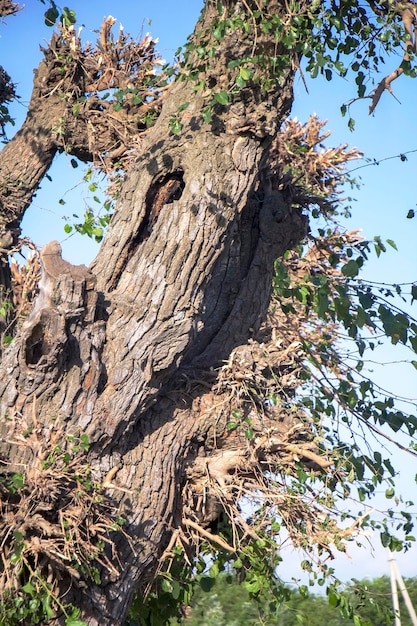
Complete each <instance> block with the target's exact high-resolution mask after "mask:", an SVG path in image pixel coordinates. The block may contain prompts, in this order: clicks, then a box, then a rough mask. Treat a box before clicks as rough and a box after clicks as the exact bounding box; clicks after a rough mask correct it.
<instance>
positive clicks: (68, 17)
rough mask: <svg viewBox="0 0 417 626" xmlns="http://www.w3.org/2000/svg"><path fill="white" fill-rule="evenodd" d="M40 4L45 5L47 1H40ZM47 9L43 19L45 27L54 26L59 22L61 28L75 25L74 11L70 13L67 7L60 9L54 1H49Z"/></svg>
mask: <svg viewBox="0 0 417 626" xmlns="http://www.w3.org/2000/svg"><path fill="white" fill-rule="evenodd" d="M40 2H42V4H47V0H40ZM48 4H49V9H47V10H46V11H45V14H44V19H45V24H46V26H55V24H56V23H57V22H58V21H59V22H60V23H61V24H62V25H63V26H67V27H68V26H72V25H73V24H75V23H76V21H77V20H76V16H75V11H72V10H71V9H69V8H68V7H63V8H62V9H61V8H60V7H59V5H57V4H56V2H54V0H49V1H48Z"/></svg>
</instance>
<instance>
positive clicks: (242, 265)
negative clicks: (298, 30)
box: [0, 2, 306, 625]
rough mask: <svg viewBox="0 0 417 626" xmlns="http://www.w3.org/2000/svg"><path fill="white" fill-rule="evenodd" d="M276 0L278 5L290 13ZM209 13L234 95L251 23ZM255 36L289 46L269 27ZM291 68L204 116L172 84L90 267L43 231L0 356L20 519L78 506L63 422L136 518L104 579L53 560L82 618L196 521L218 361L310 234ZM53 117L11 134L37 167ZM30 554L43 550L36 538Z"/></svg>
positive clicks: (49, 145) (125, 593) (114, 620)
mask: <svg viewBox="0 0 417 626" xmlns="http://www.w3.org/2000/svg"><path fill="white" fill-rule="evenodd" d="M235 4H236V7H237V8H239V9H241V8H242V7H241V6H240V3H239V2H236V3H235ZM243 4H244V5H246V3H242V6H243ZM270 4H271V7H270V12H272V13H273V12H279V11H282V10H283V9H282V5H281V4H280V3H277V4H275V3H270ZM216 16H217V9H216V7H215V6H212V4H211V3H209V4H208V5H207V7H206V11H205V13H204V17H203V19H202V21H200V23H199V24H198V25H197V28H196V34H195V37H197V38H198V37H203V36H204V37H206V38H208V41H209V43H208V44H207V45H208V46H209V45H212V44H213V43H214V45H215V47H216V55H215V57H214V58H213V59H212V60H211V65H210V67H209V68H208V69H207V70H206V76H205V78H206V81H207V83H208V85H209V88H210V89H211V90H212V91H213V93H214V92H218V93H219V92H223V91H225V92H231V91H232V85H231V84H230V81H231V80H232V78H231V75H232V72H231V70H229V69H228V63H229V61H230V60H232V59H238V58H244V57H246V56H249V55H250V54H251V53H252V45H253V43H252V42H251V41H246V40H245V38H244V37H242V31H241V30H231V31H230V32H229V33H226V34H225V35H224V37H223V38H222V39H221V40H220V41H219V40H214V39H211V40H210V37H212V35H211V24H212V22H213V20H214V18H215V17H216ZM257 45H258V46H263V49H264V52H265V53H266V54H272V53H274V54H275V55H277V54H279V50H276V49H275V50H274V49H273V44H269V43H268V41H267V40H265V41H264V42H262V41H261V40H259V41H258V44H257ZM269 46H271V48H270V47H269ZM191 54H194V53H191ZM292 81H293V67H292V65H291V63H290V62H287V63H286V64H285V67H283V69H282V71H281V76H280V87H279V88H276V89H274V90H270V91H269V92H265V93H261V87H260V86H259V84H251V85H250V88H249V89H241V90H236V94H235V95H234V96H233V97H232V99H231V101H230V102H229V103H226V105H222V104H221V103H220V104H216V105H215V106H214V109H213V115H212V120H211V121H210V122H209V123H205V122H204V121H203V118H202V112H203V109H204V107H205V106H206V105H207V98H206V99H205V98H204V95H203V96H201V95H199V94H200V92H198V91H197V92H196V91H195V89H194V86H195V83H194V82H193V81H191V80H189V81H187V80H182V81H177V82H175V83H174V84H173V85H172V86H171V87H170V89H169V91H168V93H167V95H166V97H165V100H164V103H163V107H162V110H161V113H160V115H159V117H158V119H157V121H156V123H155V125H154V126H153V127H151V128H150V129H149V130H148V131H147V132H146V134H144V135H143V137H142V145H141V156H140V157H139V158H138V159H137V161H136V163H135V165H134V168H133V171H132V172H131V174H130V176H129V178H128V180H127V181H126V182H125V184H124V186H123V188H122V191H121V194H120V198H119V200H118V204H117V210H116V212H115V215H114V217H113V219H112V221H111V224H110V227H109V230H108V233H107V235H106V238H105V241H104V243H103V245H102V247H101V249H100V252H99V254H98V256H97V258H96V259H95V261H94V262H93V264H92V266H91V268H90V270H89V271H87V270H86V269H85V268H83V267H74V266H70V265H69V264H66V263H65V262H64V261H62V259H61V257H60V253H59V247H58V246H57V245H56V244H53V243H51V244H48V246H46V247H45V249H44V250H43V253H42V263H43V275H42V281H41V285H40V295H39V296H38V299H37V301H36V303H35V306H34V309H33V311H32V313H31V314H30V316H29V318H28V319H27V320H26V321H25V322H24V323H23V324H22V325H21V326H20V329H19V332H18V334H17V336H16V337H15V338H14V340H13V342H12V343H11V345H10V347H8V348H7V349H5V351H4V353H3V358H2V363H1V368H0V406H1V415H2V416H3V418H4V419H2V422H1V424H0V428H1V444H0V454H1V462H2V467H3V469H2V471H3V472H5V473H7V475H9V476H13V475H16V474H18V473H22V474H24V475H25V477H26V478H25V479H26V481H30V480H34V483H33V484H36V485H37V487H36V489H37V491H36V489H35V491H36V493H35V494H34V498H35V499H34V500H32V505H33V507H34V508H33V509H32V511H35V513H34V514H33V518H32V519H28V518H26V519H24V520H21V526H20V527H19V528H20V532H21V533H22V535H23V536H24V539H26V545H27V543H28V542H29V543H30V537H32V544H33V536H34V535H36V536H37V537H38V543H39V541H41V539H40V537H41V538H45V537H47V538H49V540H50V541H51V542H52V539H53V537H54V532H55V531H54V530H53V528H52V526H53V524H54V521H55V522H56V520H58V519H59V520H62V519H64V518H65V515H66V509H65V507H67V513H68V515H69V508H70V504H71V506H75V504H74V501H72V500H71V502H70V496H69V495H68V493H67V492H66V491H65V488H64V486H63V484H61V483H60V482H59V476H57V475H56V474H55V475H54V471H55V470H54V469H53V468H54V458H55V457H58V456H59V454H60V450H61V448H62V449H65V446H66V445H68V444H67V443H65V442H68V436H73V437H74V438H75V439H76V440H77V441H79V440H81V441H82V440H83V439H82V438H83V436H85V435H86V436H87V437H88V441H89V448H88V453H87V454H86V456H85V457H83V463H84V464H85V465H88V466H89V467H91V468H92V480H94V481H95V482H97V483H101V484H102V485H104V487H107V491H106V492H105V493H106V498H108V499H109V502H110V503H111V504H109V507H112V510H113V511H117V514H118V515H119V516H120V517H123V518H124V519H125V520H126V523H125V524H124V525H123V527H122V529H121V530H120V529H119V530H117V529H116V530H114V532H113V533H111V536H110V538H109V540H108V543H107V545H106V546H105V550H104V555H103V556H102V557H101V560H100V559H99V561H98V565H97V567H98V569H99V570H100V571H99V575H100V577H101V582H100V581H99V580H97V579H96V580H95V581H94V579H91V578H88V577H84V580H82V579H83V576H81V580H80V575H79V571H78V573H77V571H76V568H75V569H74V568H71V567H69V566H68V568H67V569H65V568H64V567H63V568H62V570H61V582H60V583H59V584H60V585H61V591H60V592H61V593H64V591H65V592H66V595H65V600H64V603H67V602H68V603H69V602H73V603H74V605H75V606H78V607H80V608H81V615H80V618H81V619H83V620H85V621H86V622H87V624H89V625H93V624H101V625H103V624H120V623H122V622H123V619H124V616H125V614H126V610H127V607H128V605H129V602H130V601H131V598H132V594H133V593H134V592H135V591H136V590H138V589H139V590H142V591H143V590H144V589H145V588H146V587H147V585H148V583H149V581H150V580H151V579H152V577H153V576H154V574H155V571H156V569H157V567H158V563H159V559H160V557H161V555H162V553H163V552H164V550H165V549H166V548H167V545H168V544H169V541H170V538H171V536H172V534H173V532H174V530H175V529H177V528H179V527H181V524H182V523H183V520H184V519H185V518H186V517H187V515H186V512H185V510H184V508H185V506H189V504H190V503H189V502H186V501H185V500H186V499H185V495H184V494H185V486H186V484H187V476H189V475H190V471H191V472H192V468H193V466H194V465H195V464H198V463H201V459H202V458H203V459H206V460H207V461H208V460H209V459H210V455H213V457H214V456H215V455H216V454H218V451H217V450H216V448H215V446H214V445H213V429H214V428H218V429H219V432H221V430H222V428H224V424H221V423H220V424H219V421H220V418H219V415H218V413H216V411H215V410H212V409H213V407H212V404H213V399H212V394H211V386H212V385H213V384H214V381H215V375H214V368H216V367H218V366H221V365H222V363H223V362H224V360H226V359H228V357H229V355H230V353H231V351H232V350H233V349H234V348H236V347H237V346H240V345H242V344H244V343H245V342H247V340H248V339H249V338H250V337H251V336H253V334H254V333H255V332H256V330H257V329H258V328H259V326H260V324H261V322H262V321H263V319H264V317H265V313H266V311H267V307H268V303H269V300H270V291H271V276H272V270H273V262H274V260H275V259H276V258H277V257H279V256H280V255H281V254H283V252H284V251H285V250H287V249H288V248H290V247H291V246H294V245H295V244H296V243H297V242H299V241H300V240H301V238H302V237H303V236H304V235H305V233H306V220H305V218H304V217H303V216H302V215H301V214H300V211H299V210H298V209H296V208H293V207H292V199H291V194H290V191H291V190H290V188H288V189H286V188H285V187H284V186H283V185H282V184H281V182H282V181H281V178H282V172H280V171H279V168H277V163H276V154H275V156H274V155H273V154H272V152H271V150H272V146H273V139H274V137H275V136H276V135H277V133H279V129H280V125H281V123H282V121H283V120H284V119H285V117H286V116H287V115H288V113H289V111H290V107H291V103H292ZM51 97H52V96H51ZM184 103H189V105H188V107H187V108H185V109H183V110H181V105H183V104H184ZM57 106H58V105H57ZM179 111H180V112H179ZM52 113H53V110H52V109H51V108H49V113H48V115H49V117H51V116H52ZM173 118H174V119H178V120H179V121H180V122H181V124H182V129H181V131H180V132H179V133H177V134H174V133H172V132H170V121H171V120H172V119H173ZM37 119H39V118H37ZM32 123H33V122H32ZM51 125H52V123H51V121H48V122H45V132H44V133H40V134H39V133H38V141H39V146H38V147H37V146H36V145H34V143H33V142H28V141H27V139H26V138H25V137H21V138H20V140H21V143H20V144H18V143H17V142H18V141H19V137H17V140H16V146H18V145H20V150H22V151H23V150H26V151H29V152H30V154H28V155H27V157H26V156H25V155H24V153H23V152H22V156H21V157H19V158H18V160H19V162H21V163H26V164H27V163H32V162H33V163H35V161H36V157H37V163H38V164H37V165H36V163H35V165H34V166H33V167H35V166H36V167H39V168H41V169H42V168H45V160H48V159H49V161H48V162H50V160H51V158H52V156H53V154H54V152H55V150H56V148H55V147H54V145H53V142H51V141H50V139H49V138H48V132H47V131H48V128H51ZM41 144H42V145H41ZM43 144H45V146H46V148H45V150H43V147H42V146H43ZM40 150H42V157H39V154H40V152H39V151H40ZM15 154H19V152H17V153H16V152H15ZM48 155H49V156H48ZM47 156H48V159H47ZM7 157H8V158H12V156H11V155H7ZM3 158H5V157H3ZM30 167H31V168H32V165H31V166H30ZM19 176H20V177H22V176H23V178H24V177H25V174H24V173H23V174H19ZM25 180H26V179H25ZM32 191H33V190H32ZM3 201H4V205H5V207H6V204H7V198H4V199H3ZM24 205H25V200H23V201H22V203H21V205H20V206H21V207H23V209H22V210H21V211H20V213H19V212H18V210H17V209H16V210H14V209H13V210H11V213H10V215H11V217H10V216H9V217H8V215H7V208H5V209H4V213H3V224H4V228H5V229H6V230H7V228H8V227H11V226H12V227H13V228H16V225H17V222H19V221H20V219H21V216H22V214H23V210H24V208H26V206H24ZM210 433H211V434H210ZM209 442H210V443H209ZM233 445H234V447H235V448H236V442H235V443H234V444H233ZM227 446H228V444H227V442H225V443H224V447H223V451H225V450H227ZM51 453H52V454H55V457H53V458H52V457H51V456H50V455H51ZM190 468H191V469H190ZM48 471H49V474H48ZM77 471H78V470H77ZM227 471H230V466H228V468H227ZM42 472H43V474H42ZM81 473H82V472H81ZM35 475H36V480H35V479H34V476H35ZM62 475H63V477H64V478H65V472H64V471H63V472H62ZM77 475H78V474H77ZM42 477H43V478H42ZM42 480H44V481H45V482H44V484H43V483H42ZM48 480H49V481H50V482H49V483H48ZM63 480H64V479H63ZM54 481H55V482H54ZM64 482H65V481H64ZM69 482H71V481H69ZM45 485H47V486H46V487H45ZM78 487H80V484H78ZM74 489H75V490H76V489H77V487H76V486H75V487H74ZM32 496H33V494H32ZM28 497H29V496H28ZM81 500H82V499H80V501H79V502H78V505H79V507H80V510H82V501H81ZM69 502H70V504H69ZM35 504H36V507H35ZM35 509H36V510H35ZM80 515H81V514H80ZM83 515H86V513H85V511H84V513H83ZM100 515H104V513H100V511H99V512H98V513H97V517H96V518H95V522H94V523H96V525H97V527H98V526H99V525H100V519H101V518H100ZM60 516H61V517H60ZM83 519H84V517H82V516H81V517H80V520H79V522H78V523H79V524H80V525H82V523H83ZM103 519H104V518H103ZM201 523H202V524H203V520H202V521H201ZM42 524H43V526H42ZM48 525H49V526H48ZM93 525H94V524H93ZM39 528H42V529H43V531H42V532H41V531H40V530H39ZM48 528H49V530H48ZM90 528H91V527H90ZM107 530H108V529H107ZM100 532H101V533H102V535H104V531H103V529H102V530H101V531H100ZM48 533H49V534H48ZM42 540H43V539H42ZM75 541H77V540H75ZM78 541H79V545H80V546H81V542H82V539H81V538H79V539H78ZM41 543H42V542H41ZM74 545H77V543H76V542H75V544H74ZM31 554H32V557H31V558H32V559H34V560H36V558H35V557H34V556H33V555H34V554H36V550H35V549H34V548H33V545H32V552H31ZM105 555H107V556H105ZM61 556H62V555H61ZM41 558H44V559H45V562H46V561H47V562H48V563H49V568H50V569H51V568H52V569H51V571H52V570H53V568H54V567H55V566H56V568H57V569H59V566H58V565H57V563H56V561H58V560H59V558H60V557H59V555H58V552H57V551H56V552H55V553H54V554H53V551H52V548H51V551H50V552H49V553H48V549H47V547H44V548H41V547H40V548H39V553H38V559H39V561H38V563H37V565H39V562H40V560H41ZM106 559H108V560H106ZM110 563H111V565H110ZM34 564H35V563H33V565H34ZM51 564H52V565H51ZM64 565H65V563H64ZM47 573H48V572H47ZM57 619H58V621H59V620H60V619H61V618H59V617H58V618H57ZM62 620H63V617H62Z"/></svg>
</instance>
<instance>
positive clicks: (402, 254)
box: [0, 0, 417, 577]
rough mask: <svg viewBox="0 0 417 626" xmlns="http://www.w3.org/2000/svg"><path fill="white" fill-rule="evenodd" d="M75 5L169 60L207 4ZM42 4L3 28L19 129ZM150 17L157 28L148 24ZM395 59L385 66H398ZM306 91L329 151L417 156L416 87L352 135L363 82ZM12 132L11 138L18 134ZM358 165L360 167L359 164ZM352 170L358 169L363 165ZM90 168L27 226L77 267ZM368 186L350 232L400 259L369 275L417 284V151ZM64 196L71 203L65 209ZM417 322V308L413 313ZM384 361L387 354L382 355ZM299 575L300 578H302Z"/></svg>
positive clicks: (83, 16) (394, 379)
mask: <svg viewBox="0 0 417 626" xmlns="http://www.w3.org/2000/svg"><path fill="white" fill-rule="evenodd" d="M69 5H70V8H72V9H74V10H75V11H76V13H77V19H78V22H79V23H81V24H84V25H85V28H84V36H85V37H86V38H87V39H89V40H93V41H94V40H95V38H96V35H95V33H94V32H93V30H94V29H97V28H99V26H100V23H101V20H102V18H103V17H104V16H107V15H114V16H115V17H117V18H118V19H119V20H120V22H121V23H122V24H123V26H124V27H125V30H126V31H127V32H129V33H130V34H131V35H132V36H140V35H141V33H145V32H147V31H151V33H152V34H153V36H155V37H159V50H160V51H161V54H162V56H163V57H164V58H166V59H170V58H171V57H172V55H173V53H174V51H175V50H176V48H177V47H178V46H179V45H181V44H182V43H184V41H185V38H186V36H187V34H188V33H189V32H191V31H192V29H193V26H194V23H195V20H196V18H197V17H198V14H199V11H200V8H201V6H202V1H201V0H200V1H197V0H176V2H175V3H173V2H172V1H171V0H142V1H141V2H132V1H131V0H119V1H118V2H114V1H112V0H87V1H86V0H83V2H81V1H80V0H71V2H69ZM44 10H45V7H44V5H42V4H41V3H40V2H39V1H37V0H28V1H27V6H26V8H25V9H24V10H23V11H22V12H21V13H20V14H18V15H17V16H15V17H10V18H8V19H7V20H6V24H2V25H0V49H1V60H2V63H3V64H4V66H5V68H6V70H7V71H8V72H9V74H10V75H11V76H12V78H13V80H14V81H15V82H16V83H18V89H17V90H18V93H19V94H20V95H21V101H20V103H19V104H17V105H16V106H15V107H14V110H13V113H14V116H15V117H16V119H17V125H16V129H17V128H18V127H19V124H20V123H21V121H22V120H23V119H24V115H25V111H26V109H25V106H26V104H27V101H28V99H29V97H30V89H31V83H32V76H33V74H32V70H33V68H34V67H35V66H36V65H37V64H38V62H39V61H40V59H41V53H40V51H39V44H42V43H43V42H45V41H47V40H48V39H49V38H50V36H51V29H49V28H47V27H46V26H44V25H43V17H42V16H43V11H44ZM148 19H151V24H149V23H148ZM394 66H395V60H394V59H392V60H391V61H389V62H388V63H387V65H386V68H387V70H388V69H393V68H394ZM308 88H309V93H306V91H305V88H304V85H303V83H302V81H301V80H300V79H297V80H296V83H295V104H294V108H293V113H292V114H293V116H297V117H298V119H300V120H301V121H306V120H307V118H308V117H309V115H310V114H312V113H314V112H315V113H317V114H318V116H319V117H320V118H321V119H327V120H328V128H329V129H330V130H331V131H332V136H331V138H330V140H328V142H327V143H328V144H332V145H338V144H344V143H349V144H350V145H355V146H357V147H358V148H360V149H361V150H362V151H363V152H364V153H365V156H366V157H368V158H370V159H376V160H377V161H378V160H380V159H384V158H386V157H390V156H394V155H398V154H400V153H405V152H408V151H413V150H417V116H416V115H415V105H416V95H417V81H412V80H411V79H405V78H400V79H399V80H397V81H396V82H394V83H393V90H394V92H395V94H396V97H397V98H398V99H399V100H400V102H401V104H400V103H398V102H397V101H396V100H395V99H394V98H393V97H391V96H390V95H389V94H388V93H385V94H384V95H383V97H382V99H381V101H380V103H379V105H378V107H377V109H376V112H375V114H374V115H373V116H369V115H368V113H367V109H368V101H363V102H357V103H355V104H353V105H352V108H351V115H352V117H354V118H355V120H356V129H355V132H353V133H351V132H350V131H349V130H348V128H347V123H346V118H345V119H343V118H342V117H341V115H340V106H341V105H342V104H343V103H344V102H347V101H349V100H350V99H351V98H353V97H354V96H355V84H354V79H353V78H351V79H349V78H348V79H347V80H344V79H343V80H342V79H336V80H335V81H333V82H331V83H327V82H326V81H325V80H320V79H317V80H315V81H309V82H308ZM9 135H10V136H11V135H12V132H9ZM358 165H359V164H358ZM355 166H356V165H355V164H352V167H355ZM82 170H83V168H82V167H80V168H78V169H76V170H74V169H73V168H72V167H71V165H70V159H69V158H68V157H65V155H61V156H60V157H59V158H57V159H56V161H55V163H54V165H53V167H52V169H51V171H50V174H51V176H52V179H53V181H52V183H50V182H48V181H46V180H45V181H44V182H43V184H42V188H41V189H40V190H39V192H38V194H37V196H36V198H35V201H34V203H33V206H32V207H31V208H30V209H29V211H28V213H27V216H26V217H25V220H24V224H23V226H24V231H25V234H28V235H29V236H31V237H32V239H33V240H34V241H35V242H36V243H37V244H39V245H43V244H45V243H46V242H47V241H49V240H51V239H59V240H60V241H61V242H62V245H63V249H64V256H65V257H66V258H67V259H68V260H70V261H72V262H73V263H87V264H88V263H89V262H90V260H91V259H92V258H93V257H94V255H95V253H96V251H97V246H96V245H95V244H93V243H92V242H91V241H90V240H87V239H86V238H81V237H79V236H74V237H70V238H68V237H67V236H66V235H65V233H64V230H63V226H64V221H63V219H62V216H63V215H72V214H73V213H77V214H78V215H82V213H83V212H84V209H85V206H86V205H87V204H90V206H91V198H89V196H88V194H87V192H86V191H85V187H83V186H82V184H81V178H82V173H83V172H82ZM356 175H357V176H358V178H359V176H360V179H361V183H362V186H361V188H360V189H359V190H355V191H354V192H350V195H354V197H355V198H356V202H354V203H353V205H352V218H351V220H350V221H349V223H348V224H347V226H348V227H349V228H350V229H353V228H361V229H362V230H363V234H364V236H365V237H367V238H372V237H373V236H374V235H380V236H381V237H382V239H393V240H394V241H395V242H396V244H397V246H398V252H395V251H394V250H392V251H391V250H390V251H389V252H388V253H387V254H386V255H383V257H382V258H381V259H379V260H376V258H375V259H372V260H371V261H370V262H369V264H368V265H367V267H366V269H365V275H366V277H367V278H369V279H372V280H375V281H381V282H400V283H403V282H409V281H413V280H416V274H417V245H416V241H417V218H415V219H414V220H408V219H406V215H407V212H408V211H409V210H410V209H415V210H416V212H417V152H415V153H411V154H409V156H408V160H407V161H405V162H402V161H401V160H400V159H399V158H397V159H393V160H389V161H385V162H382V163H381V164H380V165H373V166H371V167H367V168H363V169H361V170H358V171H357V173H356ZM62 197H63V198H64V199H65V202H66V204H65V206H64V207H61V206H60V204H59V200H60V198H62ZM416 308H417V307H414V310H415V309H416ZM414 315H416V311H414ZM403 354H404V353H402V352H399V350H397V349H395V350H394V351H392V350H390V348H389V346H388V347H387V348H386V349H384V353H383V354H382V359H383V360H384V361H387V362H388V361H396V360H399V359H401V358H403V356H402V355H403ZM380 358H381V355H380ZM375 370H376V372H377V376H378V382H379V383H380V384H381V385H382V386H385V387H388V388H391V389H392V390H393V391H395V392H397V393H399V394H400V395H405V396H408V397H414V398H416V396H417V372H416V370H414V369H413V368H412V367H411V366H410V365H403V364H400V363H397V364H394V365H389V366H388V365H385V366H375ZM399 468H400V470H401V485H402V487H403V489H404V490H405V491H407V492H408V493H407V498H409V499H414V500H415V501H417V488H416V483H415V482H414V475H415V474H416V473H417V462H416V460H415V459H413V458H412V457H407V458H405V459H403V460H402V461H400V464H399ZM416 556H417V549H415V548H413V550H412V552H411V553H409V554H408V555H404V556H398V562H399V563H400V568H401V571H402V574H403V575H405V576H411V575H417V565H416V564H417V558H416ZM340 565H341V570H339V575H340V576H342V577H343V576H346V577H350V576H355V577H362V576H376V575H380V574H382V573H387V572H388V569H387V562H386V556H385V554H384V553H383V552H381V551H380V550H377V552H376V557H375V558H374V559H372V558H371V557H370V556H369V552H368V551H362V552H361V553H359V554H357V553H356V552H355V558H354V559H353V560H352V561H351V564H350V565H349V566H348V565H347V564H346V562H341V563H340ZM343 572H345V573H343ZM294 573H295V571H294Z"/></svg>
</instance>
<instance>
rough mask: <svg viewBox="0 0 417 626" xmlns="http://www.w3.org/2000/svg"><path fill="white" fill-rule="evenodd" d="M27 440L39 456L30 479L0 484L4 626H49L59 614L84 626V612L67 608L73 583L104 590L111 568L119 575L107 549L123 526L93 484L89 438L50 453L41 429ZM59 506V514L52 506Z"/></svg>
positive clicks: (17, 476) (19, 476)
mask: <svg viewBox="0 0 417 626" xmlns="http://www.w3.org/2000/svg"><path fill="white" fill-rule="evenodd" d="M21 439H22V442H25V444H26V445H28V446H29V447H31V446H34V445H35V444H36V445H37V446H38V447H40V448H41V449H40V455H39V461H38V463H36V464H35V466H34V467H32V468H31V471H30V472H28V473H26V474H23V473H11V474H9V475H7V474H6V475H3V476H1V477H0V495H1V500H2V514H1V515H0V530H1V534H2V536H3V537H4V541H3V543H2V546H1V556H2V561H1V567H0V623H1V624H7V625H8V626H9V625H13V624H16V625H17V624H22V623H24V624H27V625H28V626H31V625H32V624H40V623H48V622H49V621H50V620H52V619H55V618H56V615H57V613H58V612H59V613H60V614H62V615H63V619H65V625H66V626H84V624H85V622H83V621H81V620H80V619H79V616H80V610H79V609H78V608H77V607H74V606H72V605H67V604H66V603H65V593H66V591H67V588H68V587H67V585H68V582H69V581H71V582H70V584H76V582H75V581H83V580H86V579H87V580H93V581H94V582H95V583H96V584H100V571H102V570H103V566H106V565H105V564H107V566H108V567H109V569H112V571H114V566H113V565H112V564H111V562H110V561H109V559H108V558H107V556H106V554H105V553H104V547H105V545H106V544H108V543H109V542H110V543H111V539H110V533H111V532H112V531H120V530H121V526H122V525H123V523H124V520H123V519H121V518H120V517H119V516H117V515H116V511H115V510H114V507H113V509H112V505H111V504H110V503H109V501H108V500H107V499H106V498H105V497H104V495H103V493H102V492H103V489H102V486H101V485H100V484H98V483H96V482H95V481H94V480H93V477H92V472H91V467H90V465H89V464H88V462H87V461H86V455H87V453H88V451H89V447H90V444H89V440H88V437H87V435H85V434H83V433H81V434H78V435H66V436H64V435H63V438H62V440H61V441H58V442H56V443H55V445H53V446H52V447H51V444H50V443H49V444H47V443H46V442H45V440H44V439H42V433H41V431H40V429H39V424H36V425H35V428H28V429H27V430H26V431H25V432H22V434H21ZM48 441H49V439H48ZM22 445H24V444H22ZM31 449H32V448H31ZM58 496H59V498H58ZM58 501H59V504H60V506H61V507H62V508H60V509H59V511H58V510H55V508H54V504H53V503H55V502H58ZM5 512H7V515H5V514H4V513H5ZM23 519H24V524H23V522H22V520H23ZM60 555H61V556H62V558H61V559H59V557H60ZM58 559H59V560H58ZM65 576H67V581H66V583H65V593H64V594H63V595H61V592H62V589H61V585H62V582H61V581H62V580H63V579H64V578H65ZM81 584H83V583H82V582H81Z"/></svg>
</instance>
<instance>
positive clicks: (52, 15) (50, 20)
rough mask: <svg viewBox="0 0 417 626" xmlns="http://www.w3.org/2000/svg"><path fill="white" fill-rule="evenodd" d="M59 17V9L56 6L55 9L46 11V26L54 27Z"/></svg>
mask: <svg viewBox="0 0 417 626" xmlns="http://www.w3.org/2000/svg"><path fill="white" fill-rule="evenodd" d="M58 17H59V13H58V9H57V8H56V6H55V5H54V6H53V7H51V8H50V9H48V10H47V11H45V15H44V18H45V24H46V25H47V26H53V25H54V24H55V22H56V21H57V19H58Z"/></svg>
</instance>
